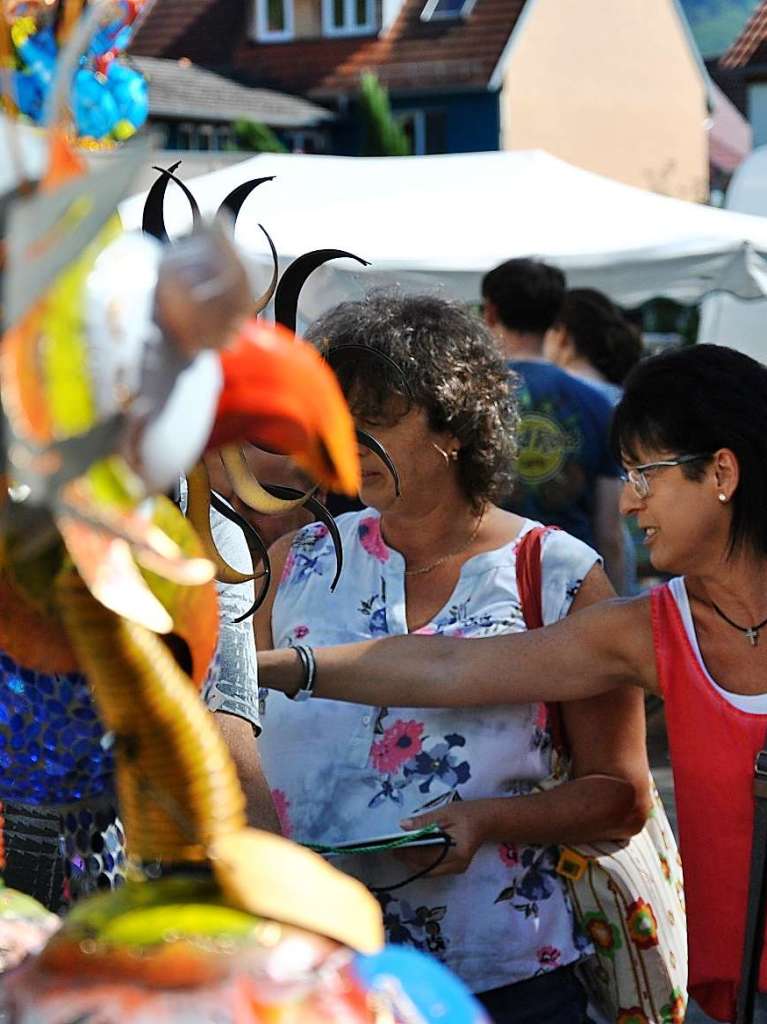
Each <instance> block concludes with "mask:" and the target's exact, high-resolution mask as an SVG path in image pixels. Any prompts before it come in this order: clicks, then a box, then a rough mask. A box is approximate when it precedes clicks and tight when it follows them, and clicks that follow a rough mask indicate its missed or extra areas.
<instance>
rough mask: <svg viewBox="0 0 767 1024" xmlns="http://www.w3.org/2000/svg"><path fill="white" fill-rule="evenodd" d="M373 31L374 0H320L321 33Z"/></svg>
mask: <svg viewBox="0 0 767 1024" xmlns="http://www.w3.org/2000/svg"><path fill="white" fill-rule="evenodd" d="M374 31H375V17H374V0H322V32H323V35H326V36H361V35H368V34H370V33H372V32H374Z"/></svg>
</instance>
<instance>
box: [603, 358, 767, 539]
mask: <svg viewBox="0 0 767 1024" xmlns="http://www.w3.org/2000/svg"><path fill="white" fill-rule="evenodd" d="M611 445H612V449H613V453H614V455H615V457H616V458H617V459H619V460H620V459H621V458H623V457H628V458H629V459H631V460H632V461H636V460H637V459H638V451H637V449H638V447H639V446H641V447H642V448H645V449H648V450H651V451H658V452H673V453H674V454H675V455H692V454H695V453H698V452H710V453H711V454H713V453H714V452H716V451H717V450H718V449H720V448H729V449H730V450H731V451H732V452H733V453H734V454H735V456H736V458H737V460H738V465H739V467H740V480H739V483H738V487H737V489H736V491H735V494H734V495H733V499H732V509H733V516H732V528H731V531H730V553H733V552H735V551H737V550H740V549H743V548H748V547H750V548H751V549H752V550H753V551H754V552H756V553H757V554H760V555H765V554H767V515H765V509H767V367H764V366H762V365H761V363H757V362H756V360H754V359H751V358H750V357H749V356H746V355H744V354H743V353H742V352H736V351H734V349H730V348H724V347H722V346H720V345H692V346H689V347H685V348H681V349H676V350H674V351H671V352H664V353H662V354H661V355H657V356H653V357H651V358H650V359H645V360H644V361H643V362H641V363H639V365H638V366H637V367H636V368H635V369H634V370H632V371H631V373H630V374H629V376H628V378H627V379H626V384H625V391H624V394H623V398H622V399H621V401H620V403H619V404H618V406H617V408H616V410H615V415H614V417H613V421H612V429H611ZM682 469H683V471H684V472H685V475H686V476H687V477H688V479H691V480H695V479H700V478H701V477H702V475H703V473H704V471H705V468H704V467H702V466H701V465H700V463H690V464H689V465H687V466H683V467H682Z"/></svg>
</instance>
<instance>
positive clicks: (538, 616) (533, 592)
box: [517, 526, 553, 629]
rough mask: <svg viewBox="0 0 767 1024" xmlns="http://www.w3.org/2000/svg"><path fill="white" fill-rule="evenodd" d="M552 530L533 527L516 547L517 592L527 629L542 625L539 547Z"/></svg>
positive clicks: (545, 527)
mask: <svg viewBox="0 0 767 1024" xmlns="http://www.w3.org/2000/svg"><path fill="white" fill-rule="evenodd" d="M551 529H553V528H552V527H547V526H534V527H533V529H532V530H528V531H527V533H526V534H525V535H524V537H523V538H522V540H521V541H520V542H519V544H518V545H517V590H518V591H519V601H520V604H521V605H522V618H523V619H524V620H525V625H526V626H527V628H528V629H540V628H541V626H542V625H543V572H542V570H541V545H542V543H543V538H544V535H545V534H547V533H549V531H550V530H551Z"/></svg>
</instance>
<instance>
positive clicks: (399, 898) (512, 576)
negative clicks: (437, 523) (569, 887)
mask: <svg viewBox="0 0 767 1024" xmlns="http://www.w3.org/2000/svg"><path fill="white" fill-rule="evenodd" d="M534 525H536V524H534V523H533V522H531V521H529V520H528V521H526V523H525V526H524V528H523V531H522V533H525V532H527V530H529V529H531V528H532V527H533V526H534ZM338 526H339V529H340V531H341V536H342V540H343V548H344V569H343V572H342V574H341V578H340V581H339V583H338V586H337V588H336V591H335V593H332V594H331V593H330V589H329V587H330V582H331V581H332V579H333V575H334V572H335V556H334V554H333V545H332V542H331V540H330V538H329V536H328V534H327V530H326V527H325V526H323V525H322V524H319V523H313V524H311V525H310V526H307V527H305V528H304V529H303V530H300V531H299V532H298V533H297V534H296V537H295V539H294V542H293V544H292V546H291V549H290V552H289V554H288V557H287V560H286V563H285V568H284V572H283V574H282V579H281V580H280V583H279V587H278V590H277V593H276V595H275V602H274V609H273V612H272V630H273V637H274V646H275V647H286V646H290V645H292V644H295V643H307V644H311V645H314V646H317V647H320V646H327V645H331V644H341V643H351V642H353V641H356V640H365V639H369V638H370V637H376V636H386V635H394V634H400V633H405V632H407V625H406V617H405V577H404V568H405V565H404V559H403V557H402V555H401V554H400V553H399V552H397V551H395V550H394V549H392V548H389V547H388V546H387V545H386V543H385V542H384V540H383V537H382V536H381V530H380V523H379V516H378V513H377V512H375V511H372V510H370V509H365V510H363V511H362V512H352V513H348V514H346V515H343V516H341V517H339V519H338ZM517 544H518V539H517V540H515V541H512V542H510V543H509V544H506V545H505V546H503V547H501V548H498V549H496V550H494V551H488V552H484V553H481V554H479V555H475V556H474V557H473V558H470V559H468V560H467V561H466V562H465V563H464V565H463V568H462V571H461V575H460V579H459V581H458V583H457V585H456V588H455V590H454V592H453V594H452V595H451V597H450V599H449V600H448V601H447V603H446V604H445V606H444V607H443V608H442V609H441V611H440V612H439V613H438V614H437V615H436V616H435V617H434V619H433V620H432V621H431V622H430V623H428V624H427V625H426V626H424V627H423V628H421V629H420V630H418V632H419V633H425V634H444V635H447V636H465V637H482V636H493V635H495V634H498V633H513V632H520V631H522V630H524V628H525V625H524V620H523V616H522V610H521V607H520V602H519V595H518V592H517V583H516V568H515V559H516V549H517ZM597 560H598V558H597V555H596V554H595V553H594V551H592V550H591V548H589V547H587V546H586V545H585V544H583V543H581V542H580V541H578V540H575V539H574V538H573V537H570V536H568V535H567V534H565V533H561V532H555V533H551V534H548V535H546V537H545V538H544V542H543V579H544V584H543V612H544V621H545V622H547V623H549V622H554V621H556V620H558V619H561V618H562V617H563V616H565V615H566V614H567V612H568V610H569V608H570V605H571V604H572V601H573V598H574V597H575V595H576V593H577V592H578V588H579V586H580V584H581V582H582V580H583V578H584V577H585V576H586V574H587V573H588V572H589V570H590V569H591V568H592V566H593V565H594V564H595V563H596V562H597ZM370 697H371V702H370V704H369V705H360V704H344V703H341V702H337V701H326V700H313V701H306V702H303V703H301V702H299V703H296V702H294V701H291V700H288V699H287V698H285V697H284V696H283V695H282V694H280V693H277V692H270V691H268V690H262V691H261V698H262V700H261V711H262V723H263V727H264V731H263V733H262V736H261V738H260V740H259V750H260V752H261V757H262V760H263V765H264V769H265V771H266V775H267V778H268V779H269V781H270V784H271V786H272V787H273V790H272V792H273V796H274V800H275V803H276V805H277V808H278V811H279V813H280V816H281V819H282V823H283V826H284V829H285V832H286V834H287V835H290V836H291V837H292V838H293V839H295V840H297V841H299V842H315V843H326V844H333V843H338V842H344V841H351V840H364V839H365V838H371V837H375V836H380V835H385V834H389V833H392V832H397V831H399V821H400V819H401V818H403V817H407V816H408V815H412V814H417V813H418V812H419V811H420V810H427V809H429V807H430V805H433V804H434V803H435V802H437V801H440V800H441V799H447V798H449V797H452V798H453V799H462V800H472V799H475V798H479V797H496V796H507V797H514V796H519V795H524V794H526V793H529V792H530V791H531V790H532V789H533V788H534V787H535V785H536V783H538V782H539V781H540V780H541V779H544V778H545V777H546V776H547V775H549V774H550V768H551V738H550V735H549V732H548V729H547V724H546V710H545V707H544V706H543V705H541V704H525V705H516V706H504V707H496V708H481V709H477V710H467V709H439V708H432V709H423V708H387V707H380V706H377V705H376V703H375V694H374V693H371V695H370ZM557 859H558V853H557V848H556V847H553V846H552V847H546V848H544V847H537V846H521V845H514V844H504V845H496V844H487V845H485V846H483V847H481V848H480V849H479V851H478V852H477V854H476V855H475V857H474V859H473V861H472V863H471V864H470V866H469V868H468V870H467V871H466V872H465V873H464V874H461V875H453V876H449V877H443V878H433V879H432V878H428V877H424V878H422V879H419V880H417V881H414V882H412V883H410V884H409V885H407V886H405V887H403V888H399V889H397V890H395V891H392V892H390V893H384V894H383V895H382V896H381V897H380V899H381V903H382V906H383V912H384V922H385V925H386V929H387V934H388V938H389V941H391V942H396V943H405V944H408V945H412V946H415V947H416V948H418V949H421V950H426V951H428V952H431V953H433V954H435V955H436V956H438V957H439V958H440V959H441V960H443V961H444V962H445V963H446V964H447V965H448V966H449V967H450V968H452V970H453V971H455V973H456V974H458V975H459V976H460V977H461V978H463V980H464V981H465V982H466V983H467V985H468V986H469V987H470V988H471V989H472V990H473V991H475V992H482V991H485V990H487V989H491V988H497V987H499V986H501V985H507V984H511V983H513V982H517V981H522V980H524V979H526V978H529V977H532V976H533V975H535V974H539V973H541V972H543V971H549V970H553V969H555V968H557V967H560V966H562V965H564V964H568V963H571V962H573V961H575V960H577V959H578V958H579V957H580V956H581V955H582V954H583V952H584V950H585V949H590V947H588V946H587V945H586V943H585V942H584V940H583V939H582V938H581V936H580V935H579V933H578V930H577V927H576V926H575V924H574V919H573V916H572V912H571V909H570V906H569V902H568V898H567V894H566V891H565V886H564V884H563V882H562V880H561V878H560V876H559V875H557V874H556V872H555V865H556V863H557ZM334 863H336V864H337V865H338V866H339V867H341V868H342V869H343V870H345V871H348V872H349V873H351V874H354V875H356V876H357V877H358V878H360V879H361V880H362V881H363V882H365V883H366V884H367V885H370V886H372V887H381V886H387V885H389V886H391V885H395V884H396V883H397V882H398V881H401V880H402V879H404V878H406V877H407V876H408V874H409V873H410V872H409V869H408V868H407V867H406V866H405V865H404V864H403V863H402V862H401V861H399V860H397V858H396V857H395V856H393V855H392V854H391V853H376V854H364V855H357V856H355V857H351V856H346V857H344V858H343V859H340V860H337V861H335V862H334Z"/></svg>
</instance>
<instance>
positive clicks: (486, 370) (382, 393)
mask: <svg viewBox="0 0 767 1024" xmlns="http://www.w3.org/2000/svg"><path fill="white" fill-rule="evenodd" d="M306 336H307V338H308V339H309V340H310V341H313V342H314V343H315V344H316V345H317V346H318V347H319V348H320V350H321V351H322V352H323V354H324V355H325V356H326V357H327V358H328V359H329V361H330V363H331V365H332V366H333V367H334V369H335V371H336V373H337V375H338V378H339V380H340V382H341V387H342V389H343V391H344V394H345V395H346V396H347V398H348V399H349V401H350V404H351V405H352V410H353V412H355V413H356V414H358V415H360V416H363V417H364V418H366V419H371V420H382V421H386V420H387V419H388V420H389V421H391V419H392V414H393V410H394V417H395V419H396V418H398V417H399V416H400V415H404V414H405V413H406V412H407V411H408V410H409V409H410V408H413V407H420V408H422V409H424V410H425V411H426V414H427V416H428V422H429V425H430V427H431V428H432V429H433V430H436V431H443V430H444V431H447V432H449V433H451V434H453V435H454V436H455V437H456V438H457V439H458V440H459V441H460V442H461V450H460V456H459V459H458V471H459V474H460V479H461V483H462V485H463V489H464V491H465V493H466V495H467V497H468V498H469V499H470V501H471V502H472V504H473V505H474V506H475V507H478V506H479V505H481V504H482V503H483V502H485V501H488V500H492V499H493V498H495V497H497V496H498V495H499V494H503V493H507V492H508V490H509V487H510V483H511V473H512V462H513V458H514V455H515V432H516V425H517V409H516V402H515V399H514V397H513V395H512V389H511V387H510V375H509V371H508V370H507V368H506V366H505V364H504V361H503V359H502V357H501V356H500V354H499V352H498V348H497V346H496V344H495V342H494V340H493V338H492V336H491V335H490V333H489V331H488V330H487V328H486V327H485V325H484V324H483V323H482V322H481V320H480V319H479V318H478V317H477V316H476V315H475V314H474V313H473V312H471V311H470V310H469V309H467V308H466V307H465V306H463V305H461V304H459V303H457V302H451V301H448V300H446V299H443V298H438V297H436V296H432V295H403V294H401V293H399V292H391V291H374V292H370V293H369V294H368V295H366V296H365V297H364V298H363V299H361V300H359V301H357V302H342V303H341V304H340V305H339V306H336V307H335V308H334V309H331V310H330V311H329V312H327V313H325V314H324V315H323V316H321V317H320V318H319V319H318V320H316V321H315V323H313V324H312V325H311V327H310V328H309V330H308V331H307V332H306ZM365 350H368V351H369V352H370V353H371V357H370V358H366V357H365ZM375 353H378V354H379V356H380V355H382V356H384V357H388V360H386V359H382V358H380V357H379V358H377V357H376V356H375Z"/></svg>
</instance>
